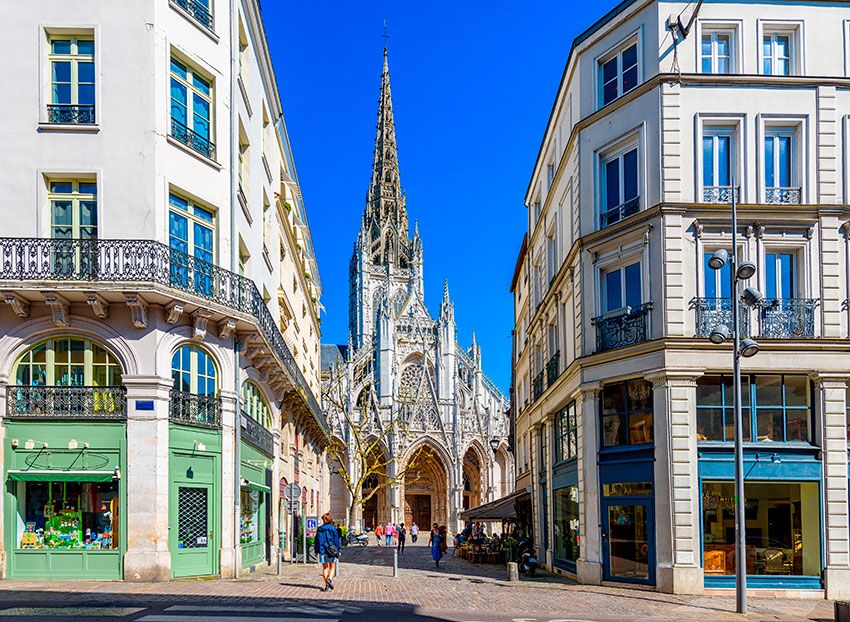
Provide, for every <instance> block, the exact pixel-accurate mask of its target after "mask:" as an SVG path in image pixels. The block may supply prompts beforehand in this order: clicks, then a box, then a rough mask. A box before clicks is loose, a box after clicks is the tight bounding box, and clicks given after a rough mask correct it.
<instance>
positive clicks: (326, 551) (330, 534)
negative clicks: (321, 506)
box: [314, 512, 342, 592]
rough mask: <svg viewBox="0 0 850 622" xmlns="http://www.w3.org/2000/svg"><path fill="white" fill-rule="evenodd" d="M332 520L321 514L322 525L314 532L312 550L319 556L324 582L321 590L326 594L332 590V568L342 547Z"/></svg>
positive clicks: (327, 514) (325, 514) (327, 515)
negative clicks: (314, 539)
mask: <svg viewBox="0 0 850 622" xmlns="http://www.w3.org/2000/svg"><path fill="white" fill-rule="evenodd" d="M333 523H334V519H333V517H332V516H331V513H330V512H325V513H324V514H322V524H321V525H320V526H319V528H318V529H317V530H316V543H315V545H314V548H315V549H316V554H317V555H318V556H319V563H320V564H322V578H323V579H324V580H325V585H324V587H323V588H322V591H323V592H327V591H328V588H330V589H334V583H333V579H332V577H333V576H334V568H335V567H336V560H337V559H339V550H340V548H341V546H342V540H341V538H340V537H339V532H338V531H337V529H336V527H334V524H333Z"/></svg>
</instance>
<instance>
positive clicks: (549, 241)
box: [546, 227, 558, 283]
mask: <svg viewBox="0 0 850 622" xmlns="http://www.w3.org/2000/svg"><path fill="white" fill-rule="evenodd" d="M557 271H558V243H557V238H556V237H555V229H554V227H553V228H552V230H551V231H549V233H547V234H546V280H547V281H548V282H550V283H551V282H552V279H554V278H555V273H556V272H557Z"/></svg>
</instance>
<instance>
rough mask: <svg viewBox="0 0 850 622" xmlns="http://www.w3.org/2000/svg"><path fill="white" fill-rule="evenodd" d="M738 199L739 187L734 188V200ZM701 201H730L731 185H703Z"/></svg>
mask: <svg viewBox="0 0 850 622" xmlns="http://www.w3.org/2000/svg"><path fill="white" fill-rule="evenodd" d="M739 200H740V189H739V188H735V201H736V202H737V201H739ZM702 202H703V203H732V186H705V187H704V188H703V189H702Z"/></svg>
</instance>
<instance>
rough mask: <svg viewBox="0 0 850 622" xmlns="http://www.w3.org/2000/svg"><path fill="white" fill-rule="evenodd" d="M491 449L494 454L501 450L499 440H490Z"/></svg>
mask: <svg viewBox="0 0 850 622" xmlns="http://www.w3.org/2000/svg"><path fill="white" fill-rule="evenodd" d="M490 449H492V450H493V453H496V451H497V450H498V449H499V439H498V438H491V439H490Z"/></svg>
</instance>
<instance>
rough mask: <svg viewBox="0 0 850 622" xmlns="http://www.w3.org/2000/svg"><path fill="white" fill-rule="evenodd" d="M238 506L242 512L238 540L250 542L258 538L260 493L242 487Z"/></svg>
mask: <svg viewBox="0 0 850 622" xmlns="http://www.w3.org/2000/svg"><path fill="white" fill-rule="evenodd" d="M239 507H240V509H241V512H242V516H241V520H240V521H239V522H240V528H241V533H240V535H239V542H240V543H241V544H250V543H251V542H257V541H258V540H259V539H260V493H259V492H257V491H256V490H248V489H246V488H243V489H242V490H241V492H240V502H239Z"/></svg>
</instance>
